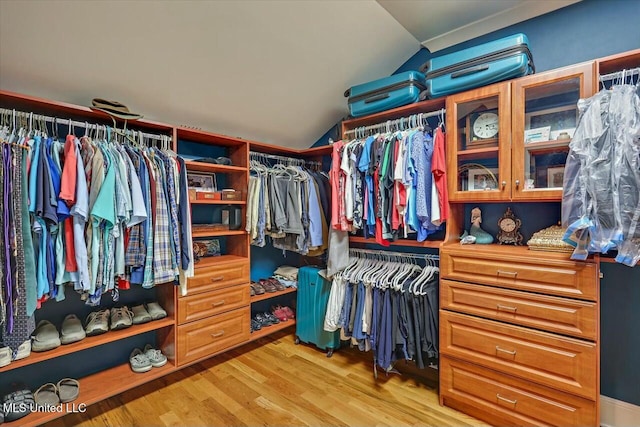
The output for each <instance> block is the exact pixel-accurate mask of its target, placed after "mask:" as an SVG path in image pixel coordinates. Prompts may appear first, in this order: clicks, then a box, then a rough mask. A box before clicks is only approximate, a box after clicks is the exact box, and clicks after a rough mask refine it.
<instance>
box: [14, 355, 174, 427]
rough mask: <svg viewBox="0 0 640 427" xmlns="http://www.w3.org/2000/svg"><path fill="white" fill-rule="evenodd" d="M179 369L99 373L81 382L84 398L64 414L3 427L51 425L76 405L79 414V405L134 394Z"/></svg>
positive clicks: (30, 417) (127, 368)
mask: <svg viewBox="0 0 640 427" xmlns="http://www.w3.org/2000/svg"><path fill="white" fill-rule="evenodd" d="M177 370H178V368H177V367H176V366H175V365H174V364H173V363H171V361H168V362H167V364H166V365H164V366H162V367H160V368H153V369H151V370H150V371H149V372H145V373H140V374H137V373H134V372H133V371H131V367H130V366H129V363H125V364H122V365H118V366H114V367H113V368H109V369H106V370H104V371H100V372H98V373H95V374H92V375H89V376H86V377H84V378H80V379H79V381H80V394H79V395H78V398H77V399H76V400H74V401H73V402H70V403H69V404H68V406H65V404H63V406H62V408H63V412H55V411H52V412H33V413H31V414H30V415H27V416H26V417H24V418H21V419H19V420H16V421H12V422H10V423H7V422H5V423H4V424H3V427H5V426H6V427H17V426H20V427H31V426H38V425H41V424H44V423H46V422H47V421H51V420H55V419H56V418H60V417H63V416H65V415H67V412H65V411H64V410H65V408H68V410H69V411H71V410H72V409H73V408H74V406H72V405H74V404H75V409H76V410H78V405H80V404H85V405H86V406H89V405H92V404H94V403H97V402H100V401H101V400H104V399H107V398H109V397H112V396H115V395H116V394H119V393H122V392H123V391H127V390H130V389H132V388H134V387H137V386H139V385H142V384H145V383H148V382H150V381H153V380H155V379H158V378H160V377H164V376H165V375H168V374H170V373H172V372H175V371H177Z"/></svg>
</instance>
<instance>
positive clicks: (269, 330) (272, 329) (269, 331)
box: [249, 319, 296, 342]
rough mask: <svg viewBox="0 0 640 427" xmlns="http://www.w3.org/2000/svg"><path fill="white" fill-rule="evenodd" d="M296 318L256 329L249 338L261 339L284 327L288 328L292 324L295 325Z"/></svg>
mask: <svg viewBox="0 0 640 427" xmlns="http://www.w3.org/2000/svg"><path fill="white" fill-rule="evenodd" d="M295 324H296V319H291V320H287V321H286V322H280V323H278V324H277V325H272V326H267V327H265V328H262V329H260V330H259V331H254V332H253V333H252V334H251V337H250V338H249V342H252V341H256V340H259V339H260V338H264V337H267V336H269V335H271V334H273V333H276V332H278V331H281V330H283V329H287V328H288V327H290V326H295Z"/></svg>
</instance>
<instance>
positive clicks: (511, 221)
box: [496, 208, 524, 245]
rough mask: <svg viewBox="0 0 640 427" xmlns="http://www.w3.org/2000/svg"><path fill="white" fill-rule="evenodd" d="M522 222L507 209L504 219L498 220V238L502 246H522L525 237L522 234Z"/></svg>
mask: <svg viewBox="0 0 640 427" xmlns="http://www.w3.org/2000/svg"><path fill="white" fill-rule="evenodd" d="M521 226H522V221H520V219H519V218H517V217H516V216H515V215H514V214H513V212H512V211H511V208H507V211H506V212H505V213H504V214H503V215H502V218H500V219H499V220H498V228H499V229H500V231H499V232H498V235H497V236H496V238H497V239H498V242H499V243H500V244H501V245H521V244H522V241H523V240H524V237H522V234H520V231H519V230H520V227H521Z"/></svg>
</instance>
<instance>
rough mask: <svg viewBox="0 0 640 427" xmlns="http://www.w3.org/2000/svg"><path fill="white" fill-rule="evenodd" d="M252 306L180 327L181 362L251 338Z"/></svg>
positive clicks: (179, 356) (208, 354)
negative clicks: (250, 320)
mask: <svg viewBox="0 0 640 427" xmlns="http://www.w3.org/2000/svg"><path fill="white" fill-rule="evenodd" d="M250 312H251V309H250V308H249V307H244V308H240V309H237V310H234V311H230V312H228V313H222V314H218V315H217V316H213V317H208V318H206V319H203V320H198V321H196V322H192V323H188V324H186V325H181V326H178V364H179V365H182V364H185V363H189V362H192V361H194V360H198V359H201V358H205V357H207V356H211V355H213V354H216V353H219V352H221V351H223V350H225V349H227V348H229V347H233V346H234V345H237V344H241V343H243V342H246V341H248V340H249V334H250V331H249V318H250V317H251V316H250Z"/></svg>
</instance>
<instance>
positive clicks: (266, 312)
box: [262, 311, 280, 325]
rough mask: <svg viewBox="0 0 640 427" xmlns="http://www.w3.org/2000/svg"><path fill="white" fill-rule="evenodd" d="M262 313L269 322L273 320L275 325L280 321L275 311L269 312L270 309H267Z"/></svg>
mask: <svg viewBox="0 0 640 427" xmlns="http://www.w3.org/2000/svg"><path fill="white" fill-rule="evenodd" d="M262 315H263V316H264V317H265V318H267V319H268V320H269V322H271V324H273V325H277V324H278V323H280V319H278V318H277V317H276V316H274V315H273V313H269V312H268V311H265V312H264V313H262Z"/></svg>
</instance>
